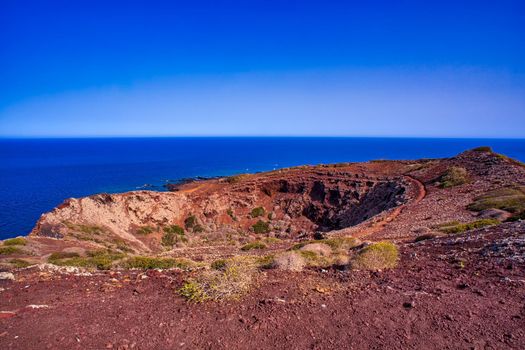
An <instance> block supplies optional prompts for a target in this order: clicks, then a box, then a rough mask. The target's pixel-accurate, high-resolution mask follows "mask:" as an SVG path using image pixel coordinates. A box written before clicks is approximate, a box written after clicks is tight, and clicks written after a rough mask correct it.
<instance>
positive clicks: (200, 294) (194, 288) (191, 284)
mask: <svg viewBox="0 0 525 350" xmlns="http://www.w3.org/2000/svg"><path fill="white" fill-rule="evenodd" d="M179 294H180V295H181V296H183V297H184V298H186V299H187V300H188V301H190V302H193V303H202V302H204V301H206V300H208V299H209V296H208V294H207V293H206V291H205V290H204V288H203V286H202V285H201V283H199V282H198V281H197V280H189V281H186V282H185V283H184V284H183V285H182V287H181V288H180V289H179Z"/></svg>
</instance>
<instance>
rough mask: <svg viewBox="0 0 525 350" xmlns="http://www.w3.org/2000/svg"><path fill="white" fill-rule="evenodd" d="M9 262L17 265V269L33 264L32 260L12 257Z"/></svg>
mask: <svg viewBox="0 0 525 350" xmlns="http://www.w3.org/2000/svg"><path fill="white" fill-rule="evenodd" d="M9 263H10V264H11V265H13V266H14V267H16V268H17V269H21V268H24V267H28V266H31V263H30V262H28V261H25V260H23V259H11V260H9Z"/></svg>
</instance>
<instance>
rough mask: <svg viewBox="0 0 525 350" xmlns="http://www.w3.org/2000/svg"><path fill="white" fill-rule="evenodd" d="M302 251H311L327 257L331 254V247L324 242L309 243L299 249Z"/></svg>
mask: <svg viewBox="0 0 525 350" xmlns="http://www.w3.org/2000/svg"><path fill="white" fill-rule="evenodd" d="M299 250H300V251H302V252H312V253H315V254H316V255H319V256H324V257H328V256H330V255H332V248H331V247H330V246H329V245H328V244H325V243H310V244H307V245H305V246H304V247H302V248H300V249H299Z"/></svg>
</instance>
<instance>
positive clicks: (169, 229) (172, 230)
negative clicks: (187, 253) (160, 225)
mask: <svg viewBox="0 0 525 350" xmlns="http://www.w3.org/2000/svg"><path fill="white" fill-rule="evenodd" d="M164 232H167V233H175V234H177V235H179V236H182V235H184V229H183V228H182V227H180V226H179V225H170V226H166V227H164Z"/></svg>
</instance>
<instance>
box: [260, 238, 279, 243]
mask: <svg viewBox="0 0 525 350" xmlns="http://www.w3.org/2000/svg"><path fill="white" fill-rule="evenodd" d="M263 241H264V243H266V244H277V243H281V242H282V240H280V239H279V238H276V237H266V238H264V239H263Z"/></svg>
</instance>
